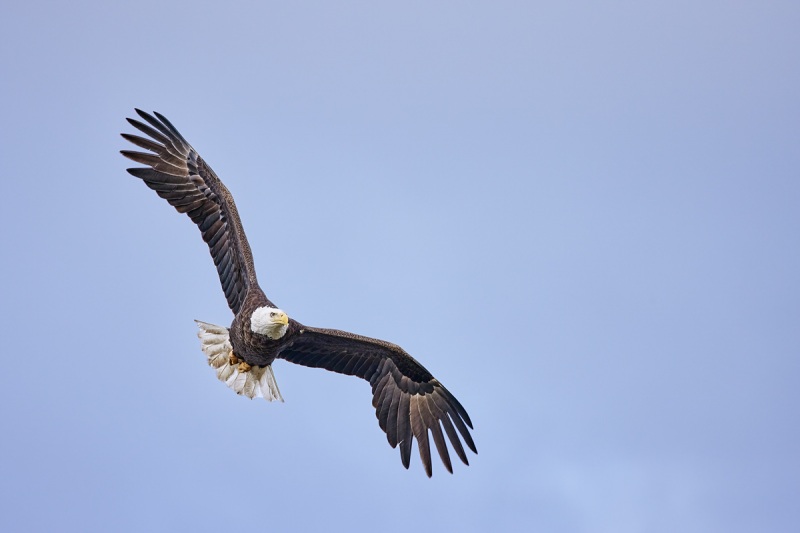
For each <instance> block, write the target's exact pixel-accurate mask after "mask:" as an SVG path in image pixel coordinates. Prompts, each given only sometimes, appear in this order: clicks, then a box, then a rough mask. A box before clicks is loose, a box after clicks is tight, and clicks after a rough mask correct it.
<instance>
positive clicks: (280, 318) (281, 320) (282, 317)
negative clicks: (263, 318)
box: [273, 313, 289, 326]
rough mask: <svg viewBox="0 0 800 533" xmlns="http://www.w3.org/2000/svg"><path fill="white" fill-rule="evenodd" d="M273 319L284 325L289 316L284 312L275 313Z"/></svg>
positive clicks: (287, 321)
mask: <svg viewBox="0 0 800 533" xmlns="http://www.w3.org/2000/svg"><path fill="white" fill-rule="evenodd" d="M273 320H274V321H275V322H276V323H278V324H283V325H284V326H285V325H287V324H288V323H289V317H288V316H287V315H286V313H277V314H276V316H275V318H273Z"/></svg>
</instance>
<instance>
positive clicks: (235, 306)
mask: <svg viewBox="0 0 800 533" xmlns="http://www.w3.org/2000/svg"><path fill="white" fill-rule="evenodd" d="M136 113H137V114H138V115H139V116H140V117H141V118H142V119H144V121H145V122H146V124H145V123H143V122H140V121H138V120H136V119H132V118H129V119H128V122H130V124H131V125H132V126H133V127H134V128H136V129H137V130H139V131H141V132H142V133H144V134H145V135H147V136H148V137H149V138H144V137H139V136H137V135H130V134H128V133H123V134H122V136H123V137H124V138H125V139H127V140H128V141H130V142H132V143H133V144H135V145H136V146H138V147H140V148H144V149H145V150H148V152H134V151H131V150H122V151H121V153H122V155H124V156H125V157H127V158H128V159H132V160H134V161H136V162H137V163H141V164H143V165H147V167H146V168H129V169H128V172H129V173H131V174H132V175H134V176H136V177H137V178H139V179H141V180H142V181H144V183H145V185H147V186H148V187H150V188H151V189H153V190H154V191H156V193H158V195H159V196H160V197H162V198H164V199H165V200H167V201H168V202H169V203H170V205H172V206H173V207H174V208H175V209H177V210H178V212H180V213H186V214H187V215H189V218H191V219H192V221H193V222H194V223H195V224H197V226H198V228H200V233H201V234H202V235H203V240H204V241H205V242H206V243H207V244H208V248H209V250H210V251H211V257H212V258H213V259H214V264H215V265H216V267H217V273H218V274H219V279H220V282H221V283H222V290H223V291H224V292H225V298H226V299H227V300H228V306H230V308H231V310H232V311H233V312H234V314H236V313H238V312H239V308H240V307H241V305H242V302H243V301H244V297H245V295H246V294H247V290H248V289H249V288H251V287H257V286H258V282H257V281H256V274H255V268H254V267H253V255H252V253H251V252H250V245H249V244H248V243H247V238H246V237H245V234H244V230H243V229H242V223H241V221H240V220H239V213H238V212H237V211H236V204H234V202H233V197H232V196H231V193H230V192H228V189H227V188H226V187H225V185H223V184H222V182H221V181H220V179H219V178H218V177H217V175H216V174H214V171H213V170H211V168H210V167H209V166H208V165H206V163H205V161H203V159H202V158H201V157H200V155H198V153H197V152H196V151H195V149H194V148H192V147H191V145H190V144H189V143H188V142H186V139H184V138H183V136H182V135H181V134H180V133H178V130H177V129H175V126H173V125H172V124H171V123H170V122H169V121H168V120H167V119H166V118H164V117H163V116H162V115H160V114H158V113H155V117H154V116H152V115H150V114H148V113H145V112H144V111H141V110H139V109H137V110H136Z"/></svg>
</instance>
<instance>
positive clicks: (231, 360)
mask: <svg viewBox="0 0 800 533" xmlns="http://www.w3.org/2000/svg"><path fill="white" fill-rule="evenodd" d="M228 362H229V363H230V364H231V366H233V365H235V364H236V363H238V362H239V358H238V357H236V356H235V355H234V354H233V350H231V352H230V353H229V354H228Z"/></svg>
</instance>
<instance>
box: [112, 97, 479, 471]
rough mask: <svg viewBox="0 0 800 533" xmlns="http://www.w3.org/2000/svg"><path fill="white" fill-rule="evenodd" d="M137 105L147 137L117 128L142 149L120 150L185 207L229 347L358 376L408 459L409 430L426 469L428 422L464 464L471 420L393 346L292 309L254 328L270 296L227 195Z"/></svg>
mask: <svg viewBox="0 0 800 533" xmlns="http://www.w3.org/2000/svg"><path fill="white" fill-rule="evenodd" d="M136 112H137V113H138V115H139V116H140V117H141V118H142V119H143V120H144V122H141V121H139V120H136V119H128V122H130V124H131V125H133V126H134V127H135V128H136V129H138V130H139V131H141V132H142V133H144V134H146V135H147V136H148V137H149V138H143V137H139V136H136V135H130V134H126V133H123V134H122V136H123V137H124V138H125V139H127V140H128V141H130V142H132V143H133V144H135V145H137V146H139V147H141V148H144V149H146V150H148V152H136V151H128V150H124V151H122V154H123V155H125V156H126V157H128V158H130V159H132V160H134V161H136V162H138V163H142V164H144V165H147V167H146V168H131V169H128V172H130V173H131V174H132V175H134V176H136V177H137V178H140V179H141V180H142V181H144V183H145V184H146V185H147V186H148V187H150V188H151V189H153V190H155V191H156V193H157V194H158V195H159V196H161V197H162V198H164V199H166V200H167V201H168V202H169V203H170V204H171V205H172V206H173V207H175V208H176V209H177V210H178V211H179V212H181V213H186V214H187V215H188V216H189V217H190V218H191V219H192V221H193V222H194V223H195V224H196V225H197V226H198V228H199V229H200V232H201V234H202V236H203V240H204V241H205V242H206V243H207V244H208V247H209V251H210V252H211V256H212V258H213V260H214V264H215V265H216V267H217V273H218V274H219V278H220V283H221V284H222V290H223V292H224V293H225V298H226V299H227V301H228V305H229V307H230V308H231V311H233V314H234V319H233V322H232V324H231V326H230V328H228V333H229V336H230V344H231V346H232V347H233V353H234V354H235V356H236V357H238V358H239V359H243V360H244V361H246V362H247V363H249V364H250V365H252V366H258V367H264V366H268V365H270V364H271V363H272V362H273V361H274V360H275V359H284V360H286V361H289V362H292V363H296V364H299V365H304V366H309V367H316V368H324V369H326V370H331V371H333V372H338V373H340V374H347V375H352V376H358V377H360V378H362V379H365V380H367V381H368V382H369V383H370V386H371V387H372V394H373V399H372V405H373V406H374V407H375V413H376V415H377V417H378V422H379V424H380V427H381V429H383V430H384V431H385V432H386V436H387V439H388V440H389V444H390V445H391V446H392V447H393V448H394V447H396V446H398V445H399V446H400V457H401V460H402V463H403V465H404V466H405V467H406V468H408V466H409V462H410V454H411V443H412V441H413V440H414V439H416V440H417V444H418V447H419V453H420V458H421V459H422V463H423V465H424V466H425V471H426V473H427V474H428V476H430V475H431V471H432V470H431V457H430V444H429V440H428V435H429V432H430V435H431V436H432V437H433V441H434V444H435V446H436V449H437V451H438V452H439V456H440V457H441V459H442V462H443V463H444V465H445V467H446V468H447V470H448V471H449V472H452V471H453V470H452V465H451V462H450V457H449V453H448V449H447V444H446V442H445V438H444V434H447V437H448V439H449V441H450V443H451V446H452V447H453V450H454V451H455V452H456V454H457V455H458V457H459V458H460V459H461V460H462V461H463V462H464V464H469V463H468V461H467V456H466V453H465V451H464V448H463V446H462V444H461V440H460V439H459V434H460V436H461V438H462V439H463V441H464V442H465V443H466V444H467V446H468V447H469V448H470V449H471V450H472V451H473V452H475V453H477V450H476V448H475V444H474V442H473V441H472V437H471V435H470V433H469V429H468V428H467V426H469V428H471V427H472V423H471V421H470V419H469V416H468V415H467V412H466V410H465V409H464V408H463V407H462V406H461V404H460V403H459V402H458V400H456V398H455V397H454V396H453V395H452V394H450V392H449V391H448V390H447V389H445V388H444V386H443V385H442V384H441V383H439V381H438V380H436V379H435V378H434V377H433V376H432V375H431V374H430V373H429V372H428V371H427V370H426V369H425V368H424V367H423V366H422V365H421V364H419V363H418V362H417V361H416V360H415V359H414V358H412V357H411V356H410V355H409V354H408V353H406V352H405V350H403V349H402V348H400V347H399V346H397V345H395V344H392V343H389V342H386V341H382V340H377V339H371V338H369V337H363V336H361V335H356V334H354V333H348V332H346V331H338V330H332V329H320V328H312V327H308V326H304V325H302V324H300V323H299V322H297V321H296V320H293V319H291V318H290V319H288V324H287V327H286V332H285V333H284V334H283V336H282V337H280V338H278V339H271V338H269V337H267V336H266V335H262V334H259V333H257V332H255V331H253V328H252V327H251V317H252V316H253V313H254V311H255V310H256V309H259V308H264V307H268V308H274V307H276V306H275V305H274V304H273V303H272V302H270V301H269V299H268V298H267V297H266V295H265V294H264V292H263V291H262V290H261V288H260V287H259V286H258V281H257V279H256V273H255V267H254V265H253V255H252V253H251V251H250V246H249V244H248V242H247V237H246V236H245V233H244V230H243V228H242V224H241V221H240V219H239V214H238V212H237V210H236V205H235V203H234V201H233V197H232V196H231V194H230V192H229V191H228V189H227V188H226V187H225V185H223V184H222V182H221V181H220V179H219V178H218V177H217V175H216V174H215V173H214V171H213V170H211V168H210V167H209V166H208V165H206V163H205V162H204V161H203V159H202V158H201V157H200V156H199V155H198V153H197V152H196V151H195V150H194V149H193V148H192V147H191V145H189V143H188V142H186V140H185V139H184V138H183V137H182V136H181V134H180V133H178V130H177V129H175V127H174V126H173V125H172V124H171V123H170V122H169V121H168V120H167V119H166V118H164V117H163V116H162V115H159V114H158V113H155V116H152V115H150V114H148V113H145V112H143V111H140V110H138V109H137V110H136ZM442 429H444V433H443V432H442Z"/></svg>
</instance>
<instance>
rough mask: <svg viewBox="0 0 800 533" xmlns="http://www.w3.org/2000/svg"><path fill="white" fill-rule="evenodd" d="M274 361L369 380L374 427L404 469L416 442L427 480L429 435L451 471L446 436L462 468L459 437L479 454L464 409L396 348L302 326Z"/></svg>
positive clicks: (354, 336) (423, 370) (367, 338)
mask: <svg viewBox="0 0 800 533" xmlns="http://www.w3.org/2000/svg"><path fill="white" fill-rule="evenodd" d="M278 357H279V358H281V359H285V360H286V361H289V362H292V363H296V364H298V365H304V366H310V367H315V368H325V369H327V370H332V371H333V372H338V373H340V374H347V375H350V376H358V377H360V378H362V379H365V380H367V381H369V384H370V385H371V386H372V405H373V406H374V407H375V414H376V415H377V417H378V423H379V424H380V426H381V429H382V430H384V431H385V432H386V437H387V439H388V440H389V444H390V445H391V446H392V448H395V447H396V446H397V445H398V444H399V445H400V459H401V460H402V462H403V466H405V467H406V468H408V466H409V462H410V460H411V442H412V440H413V438H416V439H417V446H418V448H419V455H420V458H421V459H422V464H423V465H424V466H425V472H426V473H427V474H428V477H430V476H431V473H432V470H431V451H430V444H429V441H428V432H429V431H430V434H431V436H432V437H433V443H434V444H435V445H436V450H437V451H438V452H439V457H440V458H441V459H442V462H443V463H444V466H445V468H447V471H448V472H450V473H452V472H453V467H452V465H451V464H450V455H449V453H448V451H447V444H446V443H445V439H444V434H446V435H447V438H448V439H449V440H450V444H451V445H452V447H453V450H454V451H455V452H456V455H458V457H459V458H460V459H461V460H462V461H463V462H464V464H469V462H468V461H467V454H466V453H464V447H463V446H462V445H461V441H460V440H459V438H458V433H460V434H461V437H462V438H463V439H464V442H465V443H466V444H467V446H469V449H470V450H472V451H473V452H475V453H478V450H477V449H476V448H475V443H474V442H473V441H472V436H471V435H470V433H469V430H468V429H467V426H469V428H470V429H471V428H472V422H471V421H470V419H469V415H468V414H467V411H466V410H465V409H464V408H463V407H462V406H461V404H460V403H459V402H458V400H456V398H455V397H454V396H453V395H452V394H450V392H449V391H448V390H447V389H445V388H444V385H442V384H441V383H439V381H438V380H436V379H435V378H434V377H433V376H432V375H431V374H430V372H428V371H427V370H425V367H423V366H422V365H421V364H419V363H418V362H417V361H416V360H415V359H414V358H413V357H411V356H410V355H408V353H406V352H405V350H403V349H402V348H400V347H399V346H397V345H394V344H392V343H389V342H385V341H381V340H377V339H370V338H369V337H362V336H360V335H355V334H353V333H348V332H346V331H338V330H334V329H319V328H309V327H306V326H303V327H302V329H301V330H300V331H299V332H298V333H297V335H296V336H295V340H294V341H293V342H292V344H291V345H290V346H288V347H287V348H286V349H284V350H283V351H282V352H281V353H280V354H278ZM442 428H444V434H443V433H442ZM456 429H457V430H458V433H457V432H456Z"/></svg>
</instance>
